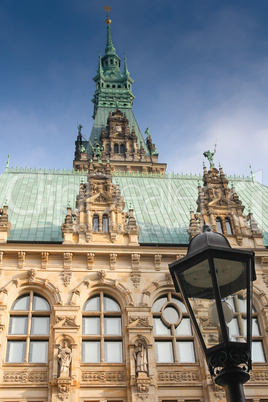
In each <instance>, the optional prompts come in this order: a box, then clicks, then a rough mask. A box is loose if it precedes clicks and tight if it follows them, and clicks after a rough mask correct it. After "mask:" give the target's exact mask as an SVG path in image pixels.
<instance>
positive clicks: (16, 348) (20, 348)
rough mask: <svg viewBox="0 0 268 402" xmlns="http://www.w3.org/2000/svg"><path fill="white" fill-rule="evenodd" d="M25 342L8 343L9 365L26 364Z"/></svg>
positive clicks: (7, 359)
mask: <svg viewBox="0 0 268 402" xmlns="http://www.w3.org/2000/svg"><path fill="white" fill-rule="evenodd" d="M25 348H26V342H25V341H9V342H8V343H7V358H6V361H7V363H24V361H25Z"/></svg>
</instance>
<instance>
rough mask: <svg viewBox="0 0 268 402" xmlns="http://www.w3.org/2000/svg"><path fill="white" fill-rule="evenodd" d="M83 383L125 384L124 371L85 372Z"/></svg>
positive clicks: (83, 373)
mask: <svg viewBox="0 0 268 402" xmlns="http://www.w3.org/2000/svg"><path fill="white" fill-rule="evenodd" d="M82 381H83V382H90V383H115V384H117V383H119V382H125V373H124V371H83V372H82Z"/></svg>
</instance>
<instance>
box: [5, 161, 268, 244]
mask: <svg viewBox="0 0 268 402" xmlns="http://www.w3.org/2000/svg"><path fill="white" fill-rule="evenodd" d="M81 179H82V180H83V181H84V182H85V181H86V174H79V173H73V172H66V171H54V172H52V171H50V172H49V171H45V172H44V171H30V170H24V171H23V170H21V171H18V170H16V169H7V171H6V172H5V173H3V174H2V175H1V176H0V206H2V205H3V204H4V202H5V200H6V199H7V201H8V214H9V219H10V221H11V224H12V229H11V230H10V237H9V238H8V241H18V242H20V241H32V242H61V241H62V237H61V229H60V226H61V224H62V222H63V220H64V218H65V215H66V208H67V206H68V202H70V205H71V207H72V208H75V202H76V195H77V194H78V191H79V185H80V182H81ZM200 180H201V176H188V175H183V174H182V175H166V176H163V177H160V176H157V175H134V174H121V173H118V174H117V175H114V177H113V182H114V183H115V184H119V186H120V189H121V192H122V195H123V196H124V198H125V201H126V208H125V209H126V210H127V209H128V208H129V205H130V203H132V205H133V208H134V216H135V217H136V219H137V223H138V225H139V226H140V228H141V233H140V243H149V244H174V245H175V244H186V243H188V234H187V232H186V230H187V227H188V225H189V209H190V205H192V206H194V207H196V199H197V184H198V181H200ZM229 180H230V181H232V182H233V183H234V185H235V188H236V190H237V194H238V196H239V197H240V199H241V201H242V203H243V205H245V207H246V210H245V212H247V209H248V208H250V209H251V211H252V212H253V214H254V218H255V220H256V221H257V223H258V225H259V227H261V228H262V230H263V232H264V244H265V245H266V246H268V188H267V187H265V186H263V185H261V184H259V183H257V182H253V181H251V180H250V179H248V178H246V179H245V178H235V177H233V178H229Z"/></svg>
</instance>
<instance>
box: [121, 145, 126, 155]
mask: <svg viewBox="0 0 268 402" xmlns="http://www.w3.org/2000/svg"><path fill="white" fill-rule="evenodd" d="M124 153H125V147H124V145H123V144H121V145H120V154H124Z"/></svg>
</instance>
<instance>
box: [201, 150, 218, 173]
mask: <svg viewBox="0 0 268 402" xmlns="http://www.w3.org/2000/svg"><path fill="white" fill-rule="evenodd" d="M216 146H217V145H216V144H215V145H214V152H211V151H209V150H208V151H206V152H204V153H203V155H204V157H205V158H208V161H209V164H210V169H212V168H214V167H215V166H214V160H213V156H214V155H215V153H216Z"/></svg>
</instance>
